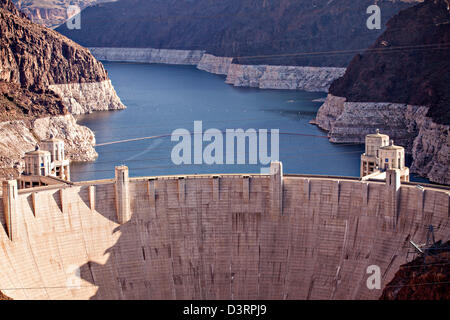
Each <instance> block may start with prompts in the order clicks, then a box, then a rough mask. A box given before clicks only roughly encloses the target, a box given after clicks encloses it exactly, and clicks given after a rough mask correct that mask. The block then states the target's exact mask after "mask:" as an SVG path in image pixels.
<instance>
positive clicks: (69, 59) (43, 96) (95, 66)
mask: <svg viewBox="0 0 450 320" xmlns="http://www.w3.org/2000/svg"><path fill="white" fill-rule="evenodd" d="M0 107H1V108H0V128H1V129H0V154H1V157H0V167H2V168H6V169H9V168H11V167H13V166H16V167H17V166H19V167H20V164H18V163H19V162H20V159H21V157H22V156H23V155H24V153H25V152H26V151H30V150H33V149H34V148H35V145H36V144H38V143H39V142H40V141H41V140H42V139H46V138H48V137H49V136H50V134H53V135H54V136H55V137H59V138H61V139H63V140H64V141H65V143H66V152H67V157H68V158H70V159H72V160H78V161H91V160H94V159H95V157H96V156H97V153H96V152H95V150H94V147H93V146H94V145H95V138H94V134H93V133H92V131H91V130H89V129H88V128H85V127H82V126H79V125H77V123H76V121H75V118H74V117H73V115H72V113H73V114H80V113H88V112H92V111H95V110H112V109H123V108H124V107H125V106H124V105H123V104H122V103H121V101H120V99H119V97H118V96H117V94H116V92H115V91H114V88H113V87H112V85H111V82H110V80H109V78H108V75H107V72H106V70H105V69H104V68H103V65H102V64H101V63H100V62H99V61H97V60H96V59H95V58H94V57H93V56H92V55H91V54H90V52H89V50H87V49H85V48H83V47H81V46H79V45H77V44H76V43H74V42H73V41H71V40H69V39H67V38H65V37H64V36H62V35H60V34H58V33H57V32H55V31H53V30H50V29H47V28H45V27H42V26H39V25H36V24H34V23H32V22H31V21H29V20H28V19H27V18H26V17H25V16H24V15H23V14H20V13H19V11H18V10H17V9H16V8H15V7H14V5H13V4H12V2H11V1H10V0H0Z"/></svg>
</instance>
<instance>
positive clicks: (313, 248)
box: [0, 164, 450, 299]
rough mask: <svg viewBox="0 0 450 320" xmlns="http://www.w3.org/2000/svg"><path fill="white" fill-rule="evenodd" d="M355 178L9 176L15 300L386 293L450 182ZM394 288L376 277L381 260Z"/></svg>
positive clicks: (5, 284) (2, 282)
mask: <svg viewBox="0 0 450 320" xmlns="http://www.w3.org/2000/svg"><path fill="white" fill-rule="evenodd" d="M387 180H388V182H387V183H384V182H367V181H364V182H363V181H359V180H358V179H351V178H343V177H342V178H337V177H336V178H333V177H320V176H292V175H286V176H283V174H282V170H281V166H280V164H272V167H271V174H268V175H242V174H239V175H237V174H236V175H216V176H213V175H195V176H184V177H180V176H176V177H175V176H173V177H146V178H129V177H128V169H127V168H117V169H116V179H112V180H104V181H93V182H83V183H76V184H74V185H70V186H64V187H60V186H56V187H42V188H35V189H24V190H19V191H18V190H17V189H16V186H15V184H14V182H11V181H8V182H4V185H3V195H2V202H3V206H2V208H1V209H0V221H1V222H2V223H1V224H0V245H1V246H0V291H2V292H3V293H4V294H6V295H8V296H10V297H12V298H14V299H377V298H378V297H379V296H380V295H381V292H382V289H383V287H384V286H385V285H386V284H387V283H388V282H389V281H390V280H391V279H392V278H393V276H394V274H395V272H396V271H397V270H398V267H399V266H400V265H401V264H404V263H405V260H406V255H407V252H408V251H411V249H412V247H411V245H410V244H409V240H413V241H414V242H415V243H423V242H425V239H426V232H427V228H428V226H429V225H430V224H431V225H433V226H434V228H435V236H436V240H443V241H447V240H450V232H449V230H450V228H449V223H448V222H449V210H450V209H449V192H450V191H449V190H448V189H444V188H439V187H428V186H426V187H425V188H419V187H417V185H414V184H412V183H411V184H408V183H406V184H402V185H400V182H399V179H398V176H397V175H396V172H395V171H392V172H391V171H389V174H388V179H387ZM371 265H377V266H379V267H380V270H381V290H377V289H374V290H369V289H368V288H367V278H368V277H369V276H370V274H368V273H367V267H368V266H371Z"/></svg>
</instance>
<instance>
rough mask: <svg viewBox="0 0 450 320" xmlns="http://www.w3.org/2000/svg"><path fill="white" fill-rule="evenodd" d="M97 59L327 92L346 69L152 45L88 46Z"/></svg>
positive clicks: (253, 84)
mask: <svg viewBox="0 0 450 320" xmlns="http://www.w3.org/2000/svg"><path fill="white" fill-rule="evenodd" d="M89 50H90V51H91V53H92V54H93V55H94V57H96V58H97V59H98V60H103V61H122V62H142V63H163V64H175V65H194V66H196V67H197V68H198V69H200V70H203V71H206V72H209V73H213V74H218V75H224V76H226V80H225V82H226V83H228V84H231V85H233V86H236V87H252V88H260V89H284V90H304V91H311V92H327V91H328V89H329V87H330V85H331V83H332V82H333V81H334V80H336V79H338V78H340V77H342V76H343V75H344V73H345V68H334V67H300V66H272V65H240V64H235V63H233V58H230V57H216V56H214V55H211V54H208V53H205V52H204V51H200V50H192V51H191V50H169V49H153V48H89Z"/></svg>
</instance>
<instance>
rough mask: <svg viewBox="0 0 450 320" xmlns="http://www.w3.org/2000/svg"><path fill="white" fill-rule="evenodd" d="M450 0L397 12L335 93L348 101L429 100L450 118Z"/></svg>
mask: <svg viewBox="0 0 450 320" xmlns="http://www.w3.org/2000/svg"><path fill="white" fill-rule="evenodd" d="M449 3H450V2H449V1H448V0H427V1H425V2H424V3H421V4H418V5H416V6H414V7H412V8H409V9H406V10H404V11H402V12H400V13H399V14H398V15H396V16H395V17H394V18H393V19H391V20H390V21H389V22H388V24H387V29H386V31H385V32H384V33H383V35H381V36H380V38H378V40H377V41H376V42H375V44H374V45H373V46H372V47H370V49H369V50H368V51H367V52H365V53H364V54H363V55H357V56H356V57H355V58H354V59H353V60H352V62H351V63H350V65H349V67H348V68H347V72H346V74H345V75H344V77H342V78H340V79H338V80H336V81H335V82H334V83H333V84H332V85H331V87H330V93H331V94H332V95H334V96H338V97H345V98H347V101H349V102H395V103H407V104H411V105H421V106H428V107H430V109H429V112H428V116H430V117H431V118H432V119H433V121H434V122H436V123H439V124H447V125H448V124H450V46H449V44H450V9H449V8H450V4H449Z"/></svg>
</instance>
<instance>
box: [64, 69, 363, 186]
mask: <svg viewBox="0 0 450 320" xmlns="http://www.w3.org/2000/svg"><path fill="white" fill-rule="evenodd" d="M104 65H105V68H106V69H107V70H108V73H109V76H110V78H111V81H112V83H113V85H114V87H115V89H116V91H117V93H118V95H119V96H120V98H121V99H122V102H123V103H124V104H125V105H126V106H127V107H128V108H127V109H126V110H122V111H108V112H96V113H93V114H89V115H83V116H81V117H80V118H79V123H80V124H81V125H85V126H87V127H89V128H91V129H92V130H93V131H94V132H95V135H96V140H97V144H98V145H99V146H97V147H96V150H97V152H98V154H99V157H98V159H97V161H95V162H92V163H73V164H72V178H73V180H75V181H81V180H94V179H104V178H112V177H114V167H115V166H116V165H121V164H125V165H127V166H128V167H129V168H130V175H131V176H154V175H172V174H193V173H257V172H260V171H261V170H264V169H262V168H265V167H267V166H265V165H263V164H261V163H259V162H258V164H256V165H255V164H248V163H249V159H248V157H247V159H246V164H240V165H237V164H234V165H231V164H213V165H208V164H204V163H203V164H190V165H186V164H182V165H176V164H174V163H173V161H172V158H171V153H172V150H173V148H174V146H175V145H177V144H178V141H171V133H172V132H173V131H174V130H176V129H181V128H184V129H187V130H188V131H190V132H191V133H194V121H202V126H203V132H204V131H206V130H208V129H212V128H215V129H218V130H220V131H224V132H225V130H226V129H243V130H247V129H255V130H259V129H267V130H269V132H270V130H271V129H279V132H280V135H279V159H280V160H281V161H282V162H283V169H284V172H285V173H301V174H328V175H342V176H359V159H360V154H361V153H362V152H363V146H362V145H351V144H332V143H330V142H329V141H328V139H327V138H326V137H327V134H326V132H324V131H322V130H320V129H318V128H317V127H316V126H314V125H311V124H310V123H309V121H310V120H311V119H313V118H314V117H315V114H316V112H317V110H318V108H319V107H320V105H321V103H320V102H314V101H313V100H316V99H320V98H325V96H326V94H325V93H309V92H302V91H287V90H286V91H284V90H259V89H251V88H235V87H232V86H230V85H227V84H225V82H224V77H222V76H217V75H213V74H209V73H207V72H204V71H200V70H197V69H196V68H195V67H191V66H170V65H151V64H135V63H116V62H114V63H112V62H105V63H104ZM145 137H148V138H147V139H138V140H135V141H128V142H120V143H112V144H109V143H111V142H117V141H123V140H130V139H131V140H133V139H136V138H145ZM150 137H152V138H150ZM193 140H194V137H192V144H193ZM268 140H270V135H269V137H268ZM209 143H210V142H204V144H203V147H204V148H205V147H206V146H207V145H208V144H209ZM247 144H248V143H247ZM225 145H226V142H225V137H224V146H225ZM271 147H272V146H271V145H269V148H268V149H269V154H270V149H271ZM192 148H193V146H192ZM272 149H273V148H272ZM246 151H247V153H248V148H247V150H246ZM192 157H193V155H192ZM224 157H225V156H224Z"/></svg>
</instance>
